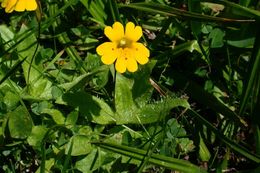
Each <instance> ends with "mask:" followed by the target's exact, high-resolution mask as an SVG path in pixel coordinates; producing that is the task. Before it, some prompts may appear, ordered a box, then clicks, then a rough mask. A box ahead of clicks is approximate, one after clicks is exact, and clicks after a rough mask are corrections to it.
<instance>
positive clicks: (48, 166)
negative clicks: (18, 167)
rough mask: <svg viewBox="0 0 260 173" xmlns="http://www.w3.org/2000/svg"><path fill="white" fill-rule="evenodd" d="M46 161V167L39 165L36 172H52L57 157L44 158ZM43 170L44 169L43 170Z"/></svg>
mask: <svg viewBox="0 0 260 173" xmlns="http://www.w3.org/2000/svg"><path fill="white" fill-rule="evenodd" d="M44 162H45V164H44V165H45V167H44V168H42V167H39V168H38V169H37V171H36V173H46V172H50V170H51V168H52V167H53V166H54V164H55V159H54V158H50V159H49V160H44ZM42 170H43V171H42Z"/></svg>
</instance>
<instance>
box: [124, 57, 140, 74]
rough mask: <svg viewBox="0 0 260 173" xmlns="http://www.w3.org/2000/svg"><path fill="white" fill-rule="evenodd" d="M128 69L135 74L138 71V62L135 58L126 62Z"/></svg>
mask: <svg viewBox="0 0 260 173" xmlns="http://www.w3.org/2000/svg"><path fill="white" fill-rule="evenodd" d="M126 68H127V70H128V71H129V72H135V71H136V70H137V69H138V66H137V62H136V60H135V59H134V58H128V59H127V61H126Z"/></svg>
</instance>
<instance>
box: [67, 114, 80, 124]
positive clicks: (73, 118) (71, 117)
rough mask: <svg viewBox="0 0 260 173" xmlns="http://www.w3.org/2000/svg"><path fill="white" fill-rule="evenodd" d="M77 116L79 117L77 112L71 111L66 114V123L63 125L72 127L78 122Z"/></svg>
mask: <svg viewBox="0 0 260 173" xmlns="http://www.w3.org/2000/svg"><path fill="white" fill-rule="evenodd" d="M78 116H79V112H78V111H72V112H70V113H69V114H68V116H67V118H66V121H65V125H66V126H74V125H76V123H77V120H78Z"/></svg>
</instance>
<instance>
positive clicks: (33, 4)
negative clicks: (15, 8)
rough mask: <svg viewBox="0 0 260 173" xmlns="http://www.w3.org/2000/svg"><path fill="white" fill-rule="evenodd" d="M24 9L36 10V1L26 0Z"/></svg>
mask: <svg viewBox="0 0 260 173" xmlns="http://www.w3.org/2000/svg"><path fill="white" fill-rule="evenodd" d="M25 8H26V10H28V11H33V10H36V9H37V2H36V0H27V1H26V6H25Z"/></svg>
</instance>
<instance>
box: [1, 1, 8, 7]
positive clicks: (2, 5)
mask: <svg viewBox="0 0 260 173" xmlns="http://www.w3.org/2000/svg"><path fill="white" fill-rule="evenodd" d="M7 3H8V0H4V1H3V2H2V3H1V7H2V8H5V7H6V5H7Z"/></svg>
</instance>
